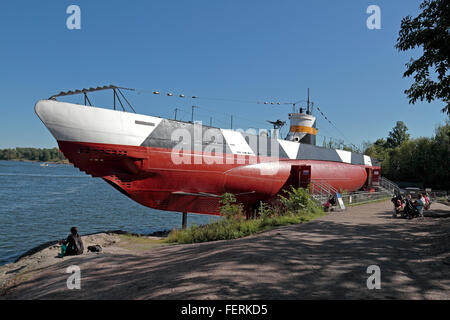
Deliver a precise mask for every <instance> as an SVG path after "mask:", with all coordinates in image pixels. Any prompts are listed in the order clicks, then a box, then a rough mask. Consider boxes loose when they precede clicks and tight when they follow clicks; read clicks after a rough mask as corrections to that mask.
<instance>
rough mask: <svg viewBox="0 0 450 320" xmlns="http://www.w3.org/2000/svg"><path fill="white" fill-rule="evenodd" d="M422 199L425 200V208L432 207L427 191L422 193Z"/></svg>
mask: <svg viewBox="0 0 450 320" xmlns="http://www.w3.org/2000/svg"><path fill="white" fill-rule="evenodd" d="M422 200H424V209H425V210H428V209H430V200H428V196H427V195H426V194H425V193H422Z"/></svg>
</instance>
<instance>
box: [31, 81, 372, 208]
mask: <svg viewBox="0 0 450 320" xmlns="http://www.w3.org/2000/svg"><path fill="white" fill-rule="evenodd" d="M121 89H122V90H123V89H126V88H121V87H117V86H104V87H97V88H90V89H81V90H74V91H68V92H61V93H59V94H57V95H54V96H52V97H50V98H49V99H46V100H40V101H38V102H37V103H36V105H35V111H36V114H37V115H38V116H39V118H40V119H41V120H42V122H43V123H44V125H45V126H46V127H47V128H48V130H49V131H50V132H51V134H52V135H53V136H54V138H55V139H56V140H57V142H58V145H59V148H60V150H61V152H63V154H64V156H65V157H66V158H67V159H68V160H69V161H70V162H71V163H72V164H73V165H74V166H75V167H77V168H79V169H80V170H82V171H84V172H86V173H87V174H90V175H92V176H93V177H99V178H102V179H103V180H105V181H106V182H107V183H109V184H110V185H111V186H113V187H114V188H115V189H117V190H119V191H120V192H122V193H123V194H125V195H126V196H128V197H130V198H131V199H133V200H134V201H136V202H138V203H140V204H142V205H144V206H147V207H150V208H155V209H159V210H167V211H178V212H191V213H200V214H212V215H219V200H220V197H221V195H223V194H224V193H233V194H234V195H235V196H236V198H237V200H238V201H239V202H240V203H242V204H243V205H244V208H245V210H246V211H247V212H251V211H252V210H254V208H255V207H256V206H257V205H258V204H259V203H260V201H272V200H273V199H276V198H277V197H278V195H279V194H280V193H282V192H283V190H285V189H289V187H290V186H294V187H303V188H311V191H312V192H313V193H314V192H318V190H320V189H324V188H328V190H334V191H335V192H342V191H348V192H351V191H357V190H360V189H362V188H372V187H373V186H377V185H378V184H379V177H380V166H379V164H378V163H377V161H376V160H375V159H372V158H371V157H369V156H367V155H363V154H359V153H355V152H350V151H345V150H339V149H329V148H324V147H319V146H316V145H315V144H316V135H317V132H318V129H317V128H316V118H315V117H314V116H313V115H312V114H311V112H310V110H309V106H308V109H307V110H305V111H304V110H302V109H299V110H297V109H295V106H294V110H293V112H292V113H290V114H289V120H290V127H289V133H288V134H287V136H286V138H285V139H282V138H280V137H279V132H278V128H277V127H275V130H274V131H273V134H272V135H271V136H268V135H267V134H258V133H246V132H240V131H234V130H231V129H223V128H217V127H213V126H205V125H201V124H199V123H196V122H193V121H191V122H186V121H181V120H172V119H166V118H161V117H155V116H149V115H143V114H137V113H135V112H127V111H126V109H125V108H124V103H125V101H126V102H127V103H128V104H129V102H128V100H126V98H125V96H124V95H123V93H122V91H121ZM100 90H112V91H113V95H114V108H113V109H105V108H99V107H95V106H92V105H91V103H90V100H89V97H88V95H87V94H88V93H91V92H95V91H100ZM73 94H83V95H84V97H85V105H81V104H73V103H68V102H63V101H59V100H57V99H59V98H60V97H63V96H68V95H73ZM120 97H122V99H121V98H120ZM122 100H123V101H124V103H122ZM116 101H118V102H119V103H120V106H121V107H122V110H118V108H116ZM87 103H88V104H89V105H88V104H87ZM129 106H130V107H131V108H132V106H131V105H130V104H129ZM132 111H134V109H133V108H132ZM278 127H279V123H278Z"/></svg>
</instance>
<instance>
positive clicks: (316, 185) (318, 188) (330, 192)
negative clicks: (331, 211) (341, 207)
mask: <svg viewBox="0 0 450 320" xmlns="http://www.w3.org/2000/svg"><path fill="white" fill-rule="evenodd" d="M310 192H311V195H312V197H313V199H314V200H316V201H317V202H319V203H320V204H322V203H325V202H326V201H327V200H328V199H329V198H330V196H334V195H335V194H336V193H338V192H339V191H338V190H337V189H336V188H334V187H333V186H331V185H330V184H328V183H326V182H324V181H321V180H318V179H313V180H311V183H310Z"/></svg>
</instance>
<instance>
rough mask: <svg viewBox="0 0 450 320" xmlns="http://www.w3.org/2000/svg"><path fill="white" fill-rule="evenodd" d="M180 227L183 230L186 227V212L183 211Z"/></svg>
mask: <svg viewBox="0 0 450 320" xmlns="http://www.w3.org/2000/svg"><path fill="white" fill-rule="evenodd" d="M181 226H182V227H181V228H182V229H183V230H184V229H186V226H187V212H183V220H182V223H181Z"/></svg>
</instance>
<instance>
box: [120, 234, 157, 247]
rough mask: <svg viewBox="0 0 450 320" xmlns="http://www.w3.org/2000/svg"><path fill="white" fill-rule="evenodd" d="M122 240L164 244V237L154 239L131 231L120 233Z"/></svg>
mask: <svg viewBox="0 0 450 320" xmlns="http://www.w3.org/2000/svg"><path fill="white" fill-rule="evenodd" d="M118 236H119V238H120V241H121V242H122V241H123V242H127V243H130V244H162V243H164V239H152V238H148V237H146V236H139V235H135V234H131V233H126V234H119V235H118Z"/></svg>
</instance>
